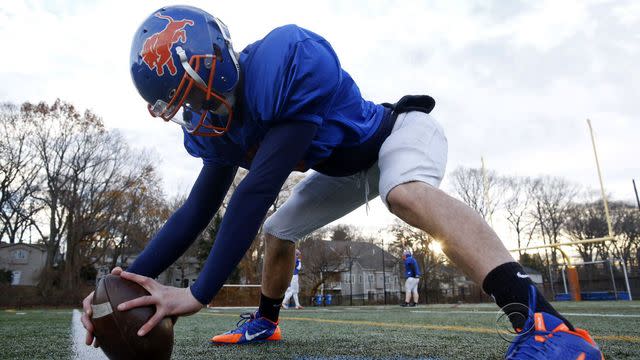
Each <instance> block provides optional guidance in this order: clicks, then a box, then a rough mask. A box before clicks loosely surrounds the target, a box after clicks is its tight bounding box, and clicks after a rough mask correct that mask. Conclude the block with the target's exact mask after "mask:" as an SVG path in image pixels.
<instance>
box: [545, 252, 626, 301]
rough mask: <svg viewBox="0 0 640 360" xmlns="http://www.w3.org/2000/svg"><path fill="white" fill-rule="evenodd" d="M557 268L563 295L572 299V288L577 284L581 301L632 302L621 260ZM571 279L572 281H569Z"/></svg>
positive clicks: (582, 263)
mask: <svg viewBox="0 0 640 360" xmlns="http://www.w3.org/2000/svg"><path fill="white" fill-rule="evenodd" d="M614 264H618V265H619V269H615V268H614ZM558 268H559V270H558V271H559V272H560V273H561V275H562V287H564V293H565V294H571V298H572V299H573V298H574V296H573V294H574V289H573V287H575V286H576V284H577V286H578V287H579V288H580V293H581V298H582V300H633V297H632V295H631V287H630V285H629V276H628V274H627V268H626V265H625V263H624V261H622V259H616V258H613V259H606V260H596V261H586V262H581V263H574V264H573V265H572V266H566V265H558ZM579 272H580V273H581V275H580V276H578V273H579ZM572 277H574V280H571V279H572ZM561 295H562V294H561Z"/></svg>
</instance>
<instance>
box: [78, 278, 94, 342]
mask: <svg viewBox="0 0 640 360" xmlns="http://www.w3.org/2000/svg"><path fill="white" fill-rule="evenodd" d="M93 293H94V291H92V292H91V294H89V295H88V296H87V297H86V298H84V300H83V301H82V309H83V311H82V316H81V317H80V321H81V322H82V326H84V328H85V329H86V330H87V335H86V336H85V340H84V343H85V344H87V345H89V346H91V344H93V346H95V347H98V340H96V341H95V342H94V336H93V323H92V322H91V314H92V313H93V311H92V310H91V301H92V300H93Z"/></svg>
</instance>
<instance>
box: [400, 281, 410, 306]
mask: <svg viewBox="0 0 640 360" xmlns="http://www.w3.org/2000/svg"><path fill="white" fill-rule="evenodd" d="M410 302H411V278H410V277H408V278H407V279H406V280H405V281H404V304H402V306H408V305H409V303H410Z"/></svg>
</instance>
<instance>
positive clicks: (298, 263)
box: [293, 257, 302, 275]
mask: <svg viewBox="0 0 640 360" xmlns="http://www.w3.org/2000/svg"><path fill="white" fill-rule="evenodd" d="M300 270H302V263H301V262H300V259H299V258H297V257H296V267H295V268H293V275H298V273H299V272H300Z"/></svg>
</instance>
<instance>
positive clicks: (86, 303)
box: [82, 291, 94, 317]
mask: <svg viewBox="0 0 640 360" xmlns="http://www.w3.org/2000/svg"><path fill="white" fill-rule="evenodd" d="M93 293H94V292H93V291H92V292H91V294H89V295H88V296H87V297H86V298H84V300H82V310H83V311H84V314H86V315H87V316H89V317H91V314H93V310H92V309H91V300H93Z"/></svg>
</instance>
